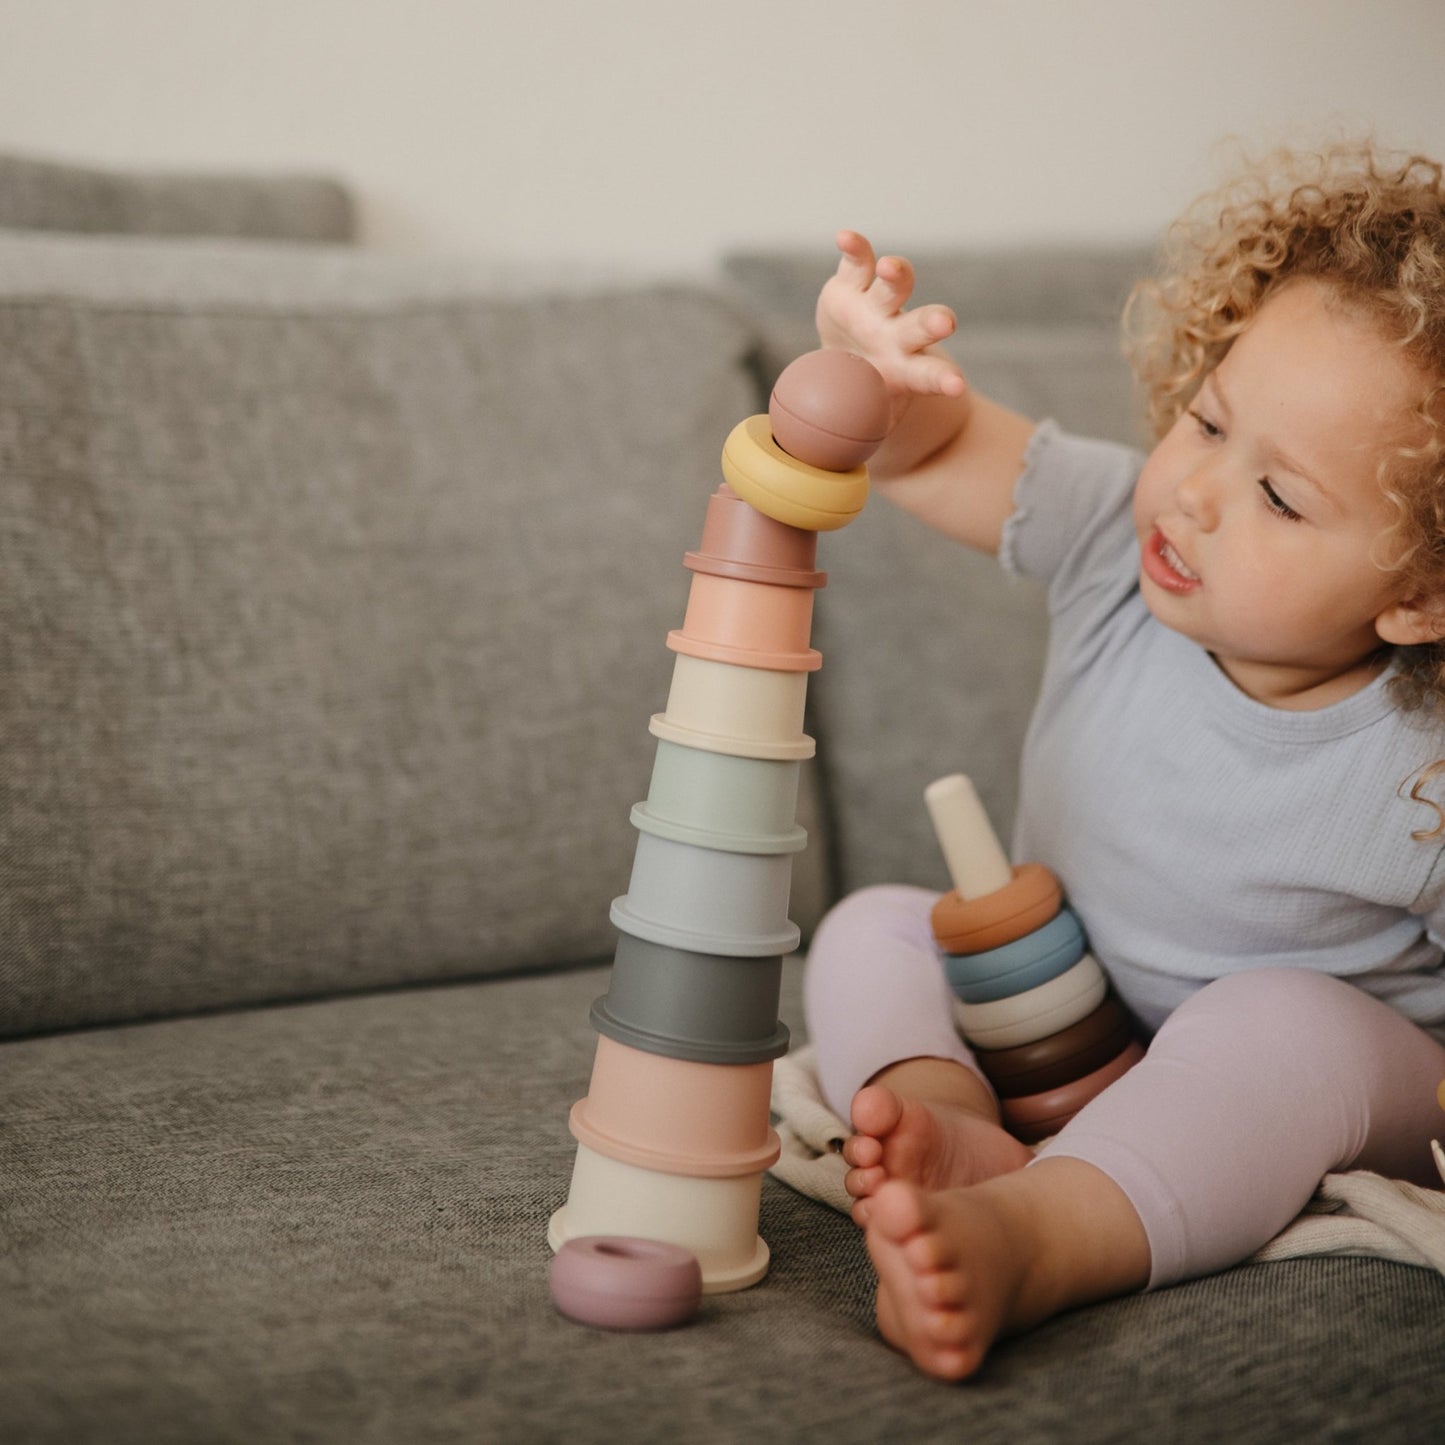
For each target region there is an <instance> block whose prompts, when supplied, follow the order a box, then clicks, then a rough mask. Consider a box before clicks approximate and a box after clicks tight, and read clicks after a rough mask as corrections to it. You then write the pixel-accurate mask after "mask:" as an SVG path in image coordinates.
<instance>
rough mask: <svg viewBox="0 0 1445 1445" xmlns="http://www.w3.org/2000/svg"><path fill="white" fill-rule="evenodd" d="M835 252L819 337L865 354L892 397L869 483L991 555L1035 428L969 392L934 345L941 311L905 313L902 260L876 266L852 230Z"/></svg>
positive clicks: (946, 321) (907, 281)
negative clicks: (837, 255)
mask: <svg viewBox="0 0 1445 1445" xmlns="http://www.w3.org/2000/svg"><path fill="white" fill-rule="evenodd" d="M838 250H839V252H840V253H841V257H840V259H839V262H838V269H837V271H836V272H835V273H834V274H833V276H831V277H830V278H829V280H828V282H827V283H826V284H825V285H824V287H823V290H822V292H821V294H820V295H819V297H818V309H817V324H818V336H819V339H820V340H821V341H822V343H823V345H824V346H836V347H842V348H844V349H845V350H848V351H856V352H857V353H858V354H859V355H860V356H863V357H866V358H867V360H869V361H870V362H872V363H873V365H874V366H875V367H877V368H878V371H879V372H880V373H881V374H882V376H883V380H884V381H885V382H886V383H887V384H888V390H889V394H890V396H891V398H892V426H891V429H890V431H889V435H888V440H887V441H886V442H885V443H884V444H883V446H882V447H881V448H880V449H879V451H878V452H877V453H876V454H875V455H874V456H873V458H872V460H871V461H870V462H869V464H868V471H869V474H870V476H871V477H872V478H873V480H874V481H875V482H876V483H878V485H879V490H880V491H881V492H882V493H883V495H885V496H887V497H888V498H889V499H890V500H891V501H893V502H896V503H897V504H898V505H899V506H900V507H902V508H904V509H905V510H906V511H909V512H912V513H913V514H914V515H915V516H916V517H918V518H920V519H921V520H922V521H924V522H926V523H927V524H928V525H929V526H930V527H934V528H936V529H937V530H938V531H940V532H943V533H945V534H947V535H948V536H950V537H954V538H956V539H957V540H958V541H960V542H964V543H966V544H967V545H968V546H970V547H977V548H978V549H979V550H980V551H984V552H997V551H998V548H999V541H1000V539H1001V537H1002V534H1003V524H1004V522H1005V521H1006V520H1007V518H1008V515H1009V513H1010V512H1011V511H1012V509H1013V488H1014V483H1015V481H1016V480H1017V479H1018V475H1019V472H1020V470H1021V469H1022V467H1023V459H1024V451H1025V449H1026V448H1027V446H1028V441H1029V437H1030V436H1031V435H1032V434H1033V429H1034V423H1033V422H1031V421H1030V420H1029V419H1028V418H1027V417H1023V416H1020V415H1019V414H1018V413H1017V412H1013V411H1009V410H1008V409H1007V408H1006V407H1002V406H999V405H998V404H997V403H996V402H992V401H989V400H988V398H987V397H983V396H979V395H978V394H977V393H976V392H974V391H973V390H972V389H971V388H970V387H969V385H968V383H967V382H966V381H965V380H964V376H963V373H962V372H961V371H960V370H959V369H958V367H957V365H956V364H955V363H954V361H953V360H952V358H951V357H949V356H948V354H947V353H946V352H945V351H943V349H942V348H941V347H940V346H939V344H938V343H939V342H941V341H942V340H943V339H944V338H945V337H948V336H950V335H952V334H953V331H954V328H955V327H956V325H957V321H956V319H955V317H954V314H953V312H952V311H950V310H949V309H948V307H946V306H938V305H930V306H919V307H915V308H914V309H913V310H908V309H906V308H907V306H908V300H909V298H910V296H911V295H912V294H913V268H912V266H910V265H909V264H908V262H907V261H905V260H904V259H903V258H902V257H900V256H883V257H880V258H876V259H875V257H874V255H873V248H872V246H870V245H869V244H868V241H867V240H866V238H864V237H863V236H860V235H859V234H858V233H857V232H856V231H840V232H839V233H838Z"/></svg>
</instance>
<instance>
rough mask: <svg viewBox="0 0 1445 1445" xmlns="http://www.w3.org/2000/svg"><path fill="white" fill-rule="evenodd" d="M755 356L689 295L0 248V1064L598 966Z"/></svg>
mask: <svg viewBox="0 0 1445 1445" xmlns="http://www.w3.org/2000/svg"><path fill="white" fill-rule="evenodd" d="M753 345H754V338H753V336H752V334H751V332H750V330H749V328H748V327H747V326H746V325H745V324H744V323H743V321H742V320H741V319H740V317H739V315H738V313H737V312H736V311H735V310H734V309H733V308H731V307H730V306H728V305H725V304H723V303H722V302H720V301H719V300H718V299H717V297H716V296H715V295H712V294H708V293H707V292H704V291H701V290H695V289H690V288H686V287H659V288H651V289H643V290H634V291H613V292H610V293H605V294H593V295H586V296H552V297H532V298H529V299H515V298H514V299H509V300H501V299H495V298H494V297H492V296H491V295H490V294H489V291H488V287H487V284H486V280H485V278H479V277H476V276H474V275H473V274H472V273H471V272H470V271H469V270H468V269H467V268H465V267H446V266H441V265H438V264H432V263H418V262H406V261H399V260H396V259H388V258H379V257H368V256H365V255H361V254H358V253H356V252H354V251H350V250H347V249H345V248H337V247H327V246H307V247H295V246H273V245H267V244H257V243H254V242H225V241H214V240H209V241H193V240H157V239H148V238H134V237H124V238H112V237H80V236H73V235H37V234H23V233H19V232H9V233H0V489H3V494H4V498H5V501H4V506H3V510H0V568H3V575H4V579H5V585H4V587H3V588H0V736H3V747H0V1032H3V1033H5V1034H11V1035H14V1034H19V1033H25V1032H31V1031H36V1030H43V1029H56V1028H64V1027H70V1026H75V1025H81V1024H89V1023H97V1022H102V1021H109V1020H116V1019H125V1018H140V1017H148V1016H155V1015H165V1014H171V1013H177V1012H183V1011H191V1010H197V1009H207V1008H219V1007H224V1006H230V1005H236V1004H245V1003H251V1002H260V1001H269V1000H275V999H286V998H301V997H306V996H310V995H318V994H327V993H334V992H337V991H342V990H348V989H362V988H374V987H379V986H385V985H395V984H402V983H411V982H419V981H440V980H447V979H456V978H465V977H475V976H478V975H483V974H487V973H494V972H502V971H512V970H521V969H534V968H543V967H552V966H557V965H563V964H575V963H577V962H580V961H584V960H592V959H603V958H606V957H608V956H610V953H611V950H612V947H613V943H614V940H615V934H614V932H613V929H612V926H611V924H610V922H609V919H608V905H609V902H610V900H611V898H612V897H613V896H615V895H617V894H620V893H622V892H625V891H626V887H627V880H628V872H629V869H630V865H631V860H632V855H633V850H634V845H635V838H636V835H635V833H634V831H633V829H632V827H631V825H630V822H629V814H630V809H631V806H632V804H633V803H635V802H636V801H637V800H638V799H640V798H642V797H644V796H645V794H646V791H647V784H648V777H649V772H650V768H651V763H652V758H653V751H654V740H653V738H652V737H651V736H650V735H649V733H648V731H647V723H648V718H649V716H650V715H651V714H652V713H653V712H656V711H659V710H661V708H662V706H663V704H664V702H665V699H666V695H667V688H668V682H669V678H670V672H671V665H672V661H673V655H672V654H671V653H670V652H669V651H668V650H667V648H666V646H665V638H666V634H667V632H668V630H669V629H670V628H673V627H675V626H677V625H678V624H679V622H680V621H681V617H682V612H683V609H684V604H685V600H686V592H687V585H688V579H689V576H690V574H689V573H688V572H687V571H686V569H685V568H684V567H683V566H682V554H683V552H684V551H685V550H686V549H688V548H689V547H692V546H693V545H695V543H696V541H697V538H698V535H699V530H700V527H701V524H702V519H703V515H704V511H705V507H706V499H707V497H708V495H709V494H710V493H711V492H712V491H713V490H714V488H715V487H716V486H717V485H718V483H719V481H720V480H721V474H720V471H719V466H718V458H719V453H720V450H721V445H722V441H723V439H724V438H725V437H726V435H727V433H728V432H729V430H730V429H731V428H732V426H733V425H734V424H735V423H736V421H737V420H739V419H740V418H741V417H743V416H745V415H747V414H749V412H751V411H755V410H756V409H757V405H756V392H755V389H754V381H753V377H752V373H751V371H750V353H751V351H752V349H753ZM823 852H824V850H821V849H810V850H809V853H806V854H804V855H802V857H801V858H800V860H799V873H798V874H797V875H796V876H797V877H798V878H799V880H800V884H799V887H798V888H795V895H796V894H798V893H799V892H800V891H801V894H802V895H803V901H802V903H801V907H802V909H803V911H805V912H806V911H807V910H808V908H809V907H813V908H814V909H815V908H816V898H817V896H818V893H819V889H820V885H819V884H818V883H817V881H816V880H817V876H818V875H817V870H818V868H819V867H820V866H821V862H822V858H823ZM810 868H811V869H813V872H812V873H811V874H810V873H809V871H808V870H809V869H810ZM809 878H812V879H813V880H814V881H813V882H812V883H811V884H810V883H809V881H808V880H809ZM810 893H811V896H812V897H813V899H814V903H813V904H812V905H810V904H809V903H808V902H807V901H806V900H807V897H808V896H809V895H810Z"/></svg>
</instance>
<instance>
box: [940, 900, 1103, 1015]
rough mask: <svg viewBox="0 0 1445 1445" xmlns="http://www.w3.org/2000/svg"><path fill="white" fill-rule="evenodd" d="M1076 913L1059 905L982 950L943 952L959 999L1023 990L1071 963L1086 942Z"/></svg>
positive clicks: (996, 996) (1080, 954) (989, 999)
mask: <svg viewBox="0 0 1445 1445" xmlns="http://www.w3.org/2000/svg"><path fill="white" fill-rule="evenodd" d="M1087 946H1088V945H1087V943H1086V942H1085V940H1084V930H1083V927H1082V926H1081V925H1080V923H1079V919H1078V915H1077V914H1075V913H1074V911H1073V909H1071V908H1061V909H1060V910H1059V911H1058V912H1057V913H1056V914H1054V916H1053V917H1052V918H1051V919H1049V921H1048V922H1047V923H1046V924H1044V926H1043V927H1042V928H1036V929H1034V930H1033V932H1031V933H1026V934H1024V936H1023V937H1022V938H1016V939H1014V941H1013V942H1012V943H1005V944H1003V945H1002V946H1000V947H998V948H990V949H988V950H987V951H986V952H983V953H969V954H963V955H958V954H948V955H946V956H945V957H944V960H943V963H944V970H945V972H946V973H947V974H948V982H949V984H950V985H951V986H952V988H953V991H954V993H955V994H957V995H958V997H959V998H961V999H962V1000H963V1001H964V1003H992V1002H993V1001H994V1000H995V999H1001V998H1009V997H1010V996H1012V995H1013V994H1016V993H1024V992H1025V991H1026V990H1028V989H1031V988H1037V987H1038V986H1039V985H1040V984H1041V983H1047V982H1048V981H1049V980H1050V979H1051V978H1057V977H1058V976H1059V975H1060V974H1061V973H1064V972H1066V971H1067V970H1068V969H1071V968H1072V967H1073V966H1074V965H1075V964H1076V963H1077V962H1078V961H1079V960H1080V959H1081V958H1082V957H1083V956H1084V950H1085V949H1086V948H1087Z"/></svg>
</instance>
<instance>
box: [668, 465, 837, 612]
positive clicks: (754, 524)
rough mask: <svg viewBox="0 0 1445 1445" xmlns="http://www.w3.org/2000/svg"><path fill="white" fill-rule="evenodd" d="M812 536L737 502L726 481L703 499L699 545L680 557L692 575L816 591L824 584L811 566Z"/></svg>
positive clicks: (813, 554) (824, 579)
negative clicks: (703, 513)
mask: <svg viewBox="0 0 1445 1445" xmlns="http://www.w3.org/2000/svg"><path fill="white" fill-rule="evenodd" d="M817 555H818V534H817V533H816V532H809V531H805V530H804V529H803V528H802V527H790V526H788V524H787V523H786V522H779V521H778V520H776V518H773V517H769V516H767V515H766V514H765V513H763V512H760V511H758V509H757V508H756V507H754V506H752V505H751V504H750V503H748V502H745V501H743V499H742V498H741V497H740V496H738V494H737V493H736V492H734V491H733V489H732V488H731V487H730V486H728V485H727V483H726V482H724V483H723V485H722V486H720V487H719V488H718V489H717V491H715V492H714V493H713V494H712V496H711V497H709V498H708V504H707V518H706V520H705V521H704V522H703V527H702V541H701V542H699V543H698V546H697V550H696V551H695V552H686V553H684V554H683V559H682V560H683V563H684V565H686V566H687V567H689V568H691V569H692V571H694V572H709V573H711V574H713V575H714V576H716V577H740V578H742V579H743V580H744V581H746V582H772V583H775V584H777V585H778V586H781V587H822V586H824V585H825V584H826V583H827V581H828V574H827V573H826V572H819V571H818V570H817V569H816V567H815V566H814V563H815V561H816V558H817Z"/></svg>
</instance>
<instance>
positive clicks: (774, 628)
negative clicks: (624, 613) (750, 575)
mask: <svg viewBox="0 0 1445 1445" xmlns="http://www.w3.org/2000/svg"><path fill="white" fill-rule="evenodd" d="M812 626H813V593H812V589H811V588H808V587H778V586H775V585H774V584H773V583H771V582H745V581H743V580H741V579H740V578H737V577H715V576H713V575H712V574H711V573H708V572H697V573H694V575H693V579H692V586H691V588H690V589H689V591H688V599H687V612H686V615H685V616H684V617H683V619H682V627H681V628H679V629H677V630H675V631H673V632H669V633H668V634H667V645H668V646H669V647H670V648H671V649H672V650H673V651H674V652H683V653H686V654H687V655H688V656H689V657H706V658H711V659H712V661H714V662H730V663H732V664H733V665H734V666H735V667H770V668H776V669H778V670H779V671H782V672H816V671H817V670H818V668H820V667H821V666H822V665H823V654H822V653H821V652H819V651H818V650H817V649H816V648H812V647H809V646H808V636H809V633H810V632H811V630H812Z"/></svg>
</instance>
